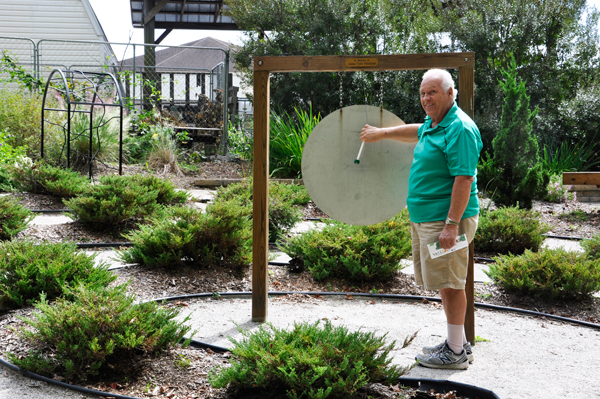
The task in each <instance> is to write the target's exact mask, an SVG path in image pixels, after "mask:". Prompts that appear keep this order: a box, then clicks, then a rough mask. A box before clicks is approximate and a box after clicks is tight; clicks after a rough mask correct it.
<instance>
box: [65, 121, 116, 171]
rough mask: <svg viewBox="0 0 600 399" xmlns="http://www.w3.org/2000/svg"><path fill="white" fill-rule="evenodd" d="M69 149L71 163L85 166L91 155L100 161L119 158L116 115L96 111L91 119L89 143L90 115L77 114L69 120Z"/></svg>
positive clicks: (114, 160) (110, 160)
mask: <svg viewBox="0 0 600 399" xmlns="http://www.w3.org/2000/svg"><path fill="white" fill-rule="evenodd" d="M71 140H72V143H71V151H72V154H73V155H72V158H71V159H72V161H73V165H76V166H87V165H88V163H89V158H90V146H91V151H92V157H93V158H94V159H95V160H96V161H100V162H117V161H118V160H119V124H118V119H117V118H116V115H111V114H106V113H97V114H95V116H94V119H93V121H92V137H91V145H90V117H89V115H87V114H77V115H75V117H74V118H73V119H72V121H71Z"/></svg>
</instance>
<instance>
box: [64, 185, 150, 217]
mask: <svg viewBox="0 0 600 399" xmlns="http://www.w3.org/2000/svg"><path fill="white" fill-rule="evenodd" d="M158 194H159V192H158V191H157V190H152V189H150V188H148V186H144V185H142V184H136V182H135V179H134V178H131V177H129V176H104V177H101V178H100V184H97V185H93V186H91V187H90V189H89V190H87V191H86V192H84V193H83V194H82V195H80V196H78V197H75V198H72V199H69V200H64V203H65V205H66V206H68V207H69V209H71V211H72V213H73V215H75V217H77V219H79V220H80V221H81V222H83V223H85V224H87V225H89V226H90V227H94V228H97V229H102V228H106V227H115V226H116V227H118V226H119V225H122V224H123V223H124V222H126V221H128V220H129V219H132V218H136V219H140V218H144V217H149V216H151V215H153V214H154V213H155V212H157V211H158V210H159V205H158V203H157V197H158Z"/></svg>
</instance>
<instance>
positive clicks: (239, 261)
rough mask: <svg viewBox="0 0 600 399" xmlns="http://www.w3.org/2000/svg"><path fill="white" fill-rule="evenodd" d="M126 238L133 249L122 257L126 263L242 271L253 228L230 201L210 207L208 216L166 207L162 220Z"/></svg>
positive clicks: (249, 252)
mask: <svg viewBox="0 0 600 399" xmlns="http://www.w3.org/2000/svg"><path fill="white" fill-rule="evenodd" d="M139 227H140V229H139V230H137V231H134V232H131V233H128V234H126V235H125V238H126V239H128V240H130V241H131V242H133V244H134V246H133V247H132V248H130V249H128V250H127V251H124V252H123V253H122V254H121V258H122V259H123V260H124V261H125V262H127V263H139V264H144V265H147V266H151V267H173V266H177V265H181V264H184V263H191V264H195V265H198V266H200V267H210V266H212V265H217V264H220V265H228V266H231V267H233V268H235V269H238V270H239V269H241V268H242V267H245V266H246V265H248V264H249V263H250V261H251V258H252V252H251V250H252V248H251V246H252V244H251V239H252V226H251V223H250V220H249V218H248V216H247V215H246V210H245V209H244V208H242V207H240V206H239V205H237V204H235V203H231V202H221V203H217V204H213V205H210V206H209V207H208V208H207V213H206V214H203V213H201V212H200V211H198V210H195V209H191V208H185V207H172V208H168V209H167V210H166V212H165V215H164V217H162V218H156V219H154V220H153V221H152V222H151V223H150V224H148V225H142V226H139Z"/></svg>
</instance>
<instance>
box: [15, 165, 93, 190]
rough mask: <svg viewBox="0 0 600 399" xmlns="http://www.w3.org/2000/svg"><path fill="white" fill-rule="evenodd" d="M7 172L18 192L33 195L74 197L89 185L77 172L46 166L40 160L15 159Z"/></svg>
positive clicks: (87, 180) (86, 179)
mask: <svg viewBox="0 0 600 399" xmlns="http://www.w3.org/2000/svg"><path fill="white" fill-rule="evenodd" d="M8 170H9V172H10V175H11V179H12V181H13V182H14V184H15V186H16V187H17V188H18V189H19V190H23V191H28V192H33V193H49V194H53V195H56V196H59V197H74V196H77V195H79V194H81V193H83V192H84V191H86V190H87V189H88V187H89V185H90V181H89V179H88V178H87V177H84V176H82V175H81V174H80V173H78V172H74V171H72V170H70V169H63V168H61V167H58V166H52V165H48V164H47V163H45V162H44V161H41V160H40V161H38V162H37V163H34V162H33V161H32V160H31V159H30V158H27V157H20V158H17V161H16V162H14V163H13V164H11V165H9V167H8Z"/></svg>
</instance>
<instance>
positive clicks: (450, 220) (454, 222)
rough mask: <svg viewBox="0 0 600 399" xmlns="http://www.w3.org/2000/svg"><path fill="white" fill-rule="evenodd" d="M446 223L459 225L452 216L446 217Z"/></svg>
mask: <svg viewBox="0 0 600 399" xmlns="http://www.w3.org/2000/svg"><path fill="white" fill-rule="evenodd" d="M444 223H446V224H451V225H452V226H458V224H459V223H458V222H457V221H456V220H452V219H450V218H446V221H445V222H444Z"/></svg>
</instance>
